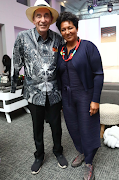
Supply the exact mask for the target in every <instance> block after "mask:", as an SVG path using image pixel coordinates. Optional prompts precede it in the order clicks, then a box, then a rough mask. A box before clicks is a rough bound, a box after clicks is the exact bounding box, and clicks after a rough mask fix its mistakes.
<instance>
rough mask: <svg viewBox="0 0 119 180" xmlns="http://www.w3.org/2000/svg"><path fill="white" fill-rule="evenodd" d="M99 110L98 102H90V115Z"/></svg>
mask: <svg viewBox="0 0 119 180" xmlns="http://www.w3.org/2000/svg"><path fill="white" fill-rule="evenodd" d="M98 110H99V103H96V102H91V103H90V111H89V112H90V116H92V115H94V114H96V113H97V112H98Z"/></svg>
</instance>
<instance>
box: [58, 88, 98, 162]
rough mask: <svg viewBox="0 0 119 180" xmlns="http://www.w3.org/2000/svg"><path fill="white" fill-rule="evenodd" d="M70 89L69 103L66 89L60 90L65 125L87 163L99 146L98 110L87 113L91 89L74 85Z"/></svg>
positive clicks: (90, 160)
mask: <svg viewBox="0 0 119 180" xmlns="http://www.w3.org/2000/svg"><path fill="white" fill-rule="evenodd" d="M71 90H72V91H71V99H70V103H69V96H68V92H67V91H66V90H64V91H63V92H62V102H63V112H64V117H65V121H66V125H67V128H68V131H69V134H70V136H71V138H72V140H73V142H74V145H75V147H76V149H77V150H78V151H79V152H80V153H84V155H85V162H86V163H87V164H92V161H93V158H94V156H95V153H96V151H97V149H98V147H100V116H99V112H97V113H96V114H95V115H93V116H90V113H89V110H90V102H91V100H92V94H93V89H90V90H88V92H86V91H84V90H83V89H80V88H76V87H75V88H72V89H71Z"/></svg>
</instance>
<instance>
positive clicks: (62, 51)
mask: <svg viewBox="0 0 119 180" xmlns="http://www.w3.org/2000/svg"><path fill="white" fill-rule="evenodd" d="M80 42H81V39H79V41H77V44H76V47H75V49H74V51H73V53H71V54H70V56H69V58H68V59H65V58H64V56H65V51H64V46H63V47H62V49H61V51H60V54H61V56H62V58H63V60H64V61H69V60H71V59H72V58H73V56H74V54H75V53H76V51H77V49H78V47H79V45H80Z"/></svg>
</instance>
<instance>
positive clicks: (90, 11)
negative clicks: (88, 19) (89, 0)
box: [88, 6, 94, 14]
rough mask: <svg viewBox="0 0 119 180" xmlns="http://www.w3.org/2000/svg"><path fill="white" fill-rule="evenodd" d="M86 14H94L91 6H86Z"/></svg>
mask: <svg viewBox="0 0 119 180" xmlns="http://www.w3.org/2000/svg"><path fill="white" fill-rule="evenodd" d="M88 12H89V14H93V12H94V8H93V6H88Z"/></svg>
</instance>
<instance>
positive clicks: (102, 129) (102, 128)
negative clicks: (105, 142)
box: [100, 124, 105, 138]
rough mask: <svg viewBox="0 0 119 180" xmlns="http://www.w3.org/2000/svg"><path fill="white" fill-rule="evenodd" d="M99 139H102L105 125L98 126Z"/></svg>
mask: <svg viewBox="0 0 119 180" xmlns="http://www.w3.org/2000/svg"><path fill="white" fill-rule="evenodd" d="M100 126H101V127H100V138H103V134H104V130H105V125H104V124H101V125H100Z"/></svg>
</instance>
